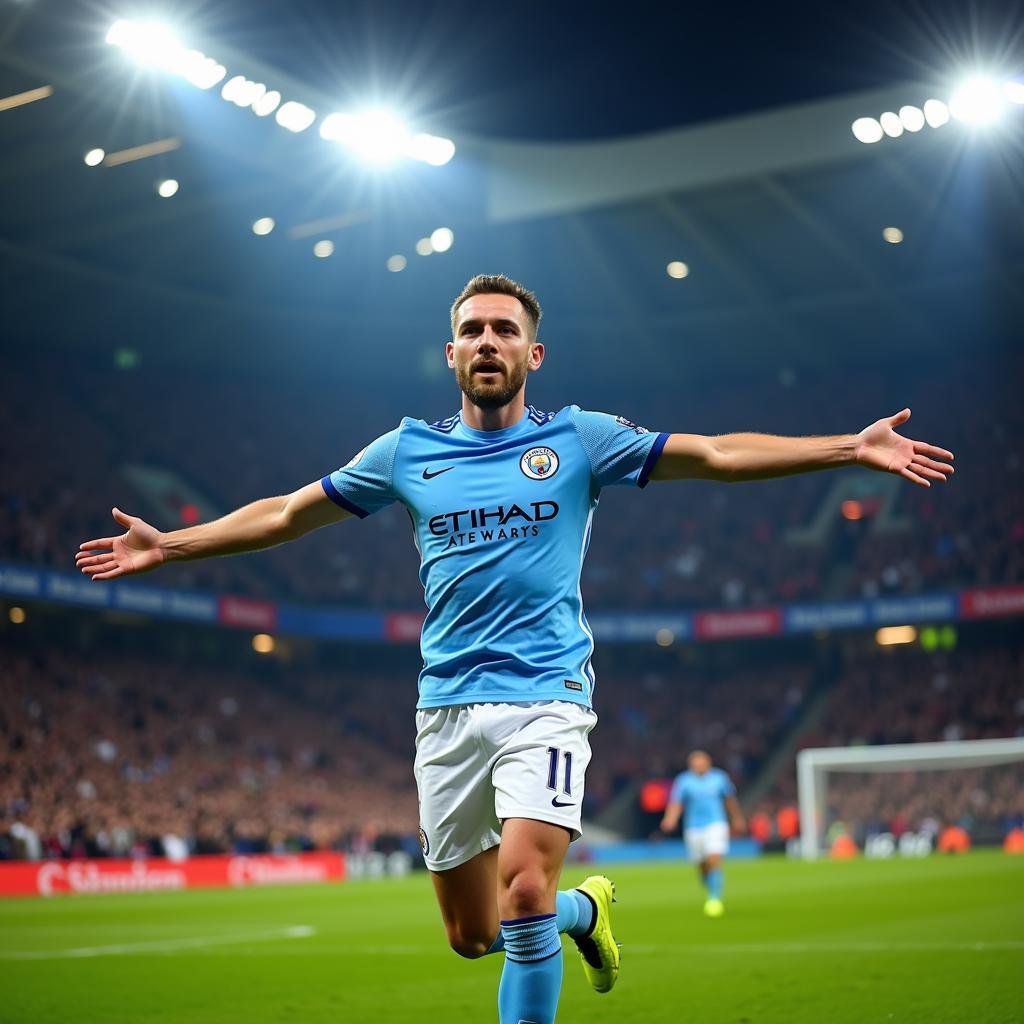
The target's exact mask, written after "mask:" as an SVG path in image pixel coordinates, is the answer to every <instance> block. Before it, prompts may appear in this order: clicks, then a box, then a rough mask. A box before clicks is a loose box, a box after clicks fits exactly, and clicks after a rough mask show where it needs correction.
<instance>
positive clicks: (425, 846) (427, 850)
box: [420, 826, 430, 857]
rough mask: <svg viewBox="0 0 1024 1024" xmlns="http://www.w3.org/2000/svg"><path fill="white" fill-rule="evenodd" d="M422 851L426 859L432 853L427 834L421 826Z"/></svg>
mask: <svg viewBox="0 0 1024 1024" xmlns="http://www.w3.org/2000/svg"><path fill="white" fill-rule="evenodd" d="M420 849H421V850H422V851H423V856H424V857H426V855H427V854H428V853H430V843H429V842H428V841H427V833H426V832H424V831H423V827H422V826H420Z"/></svg>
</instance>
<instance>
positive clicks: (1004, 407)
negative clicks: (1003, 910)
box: [0, 367, 1024, 610]
mask: <svg viewBox="0 0 1024 1024" xmlns="http://www.w3.org/2000/svg"><path fill="white" fill-rule="evenodd" d="M982 372H983V371H982V370H981V369H976V370H972V369H971V368H962V369H960V368H958V369H957V371H956V372H955V373H954V372H952V371H950V370H948V369H947V368H945V367H944V368H941V369H939V370H935V371H932V372H931V373H930V374H926V375H923V376H922V377H921V379H915V381H914V382H913V383H912V384H909V385H908V386H907V387H906V388H905V389H902V390H899V391H898V392H897V391H896V390H894V391H893V393H892V394H889V393H888V392H887V391H886V390H885V389H884V388H882V387H880V386H879V385H878V383H877V374H871V375H865V376H864V378H863V379H860V378H858V376H857V373H856V371H855V370H852V369H851V370H848V371H845V372H844V374H843V379H842V381H841V382H838V381H837V380H836V378H835V377H834V375H833V376H831V377H830V376H822V377H821V378H820V379H817V378H814V377H813V376H812V377H808V378H807V379H806V380H801V381H799V382H798V383H797V384H795V385H794V384H791V386H790V387H789V388H785V387H782V385H780V384H779V383H778V382H776V381H767V382H766V381H763V380H746V379H744V378H736V379H732V380H730V387H729V389H728V390H726V389H724V388H722V389H715V388H706V389H704V390H703V391H701V390H700V389H698V388H696V387H695V388H693V389H692V390H691V391H689V392H686V393H685V394H684V395H682V396H679V395H672V396H668V398H671V401H668V398H666V400H664V401H662V402H661V404H660V405H659V404H656V403H652V402H651V401H647V402H646V403H645V407H644V408H643V409H641V410H639V411H637V410H635V409H632V408H622V409H619V408H615V409H611V411H612V412H624V413H626V414H627V415H629V416H631V417H632V418H636V419H641V420H644V421H645V422H647V425H648V426H650V427H651V428H652V429H662V428H664V427H669V428H670V429H672V428H675V429H684V430H692V431H697V432H706V433H719V432H726V431H729V430H736V429H740V430H743V429H754V430H764V431H769V432H774V433H790V434H806V433H809V432H812V431H818V432H821V433H831V432H840V431H844V430H845V431H848V430H850V429H855V428H857V427H858V426H861V425H864V424H865V423H866V422H867V421H869V420H870V419H871V418H873V417H875V416H877V415H879V414H882V413H885V412H889V411H895V408H897V407H898V406H899V405H900V404H901V403H904V402H910V403H911V404H915V402H916V399H917V398H919V399H920V404H919V405H918V407H917V412H916V415H915V418H914V419H913V420H911V422H910V423H909V424H908V425H907V427H906V432H907V433H909V434H910V435H911V436H915V435H917V434H921V435H924V436H926V437H928V438H929V439H930V440H933V441H936V442H938V443H940V444H943V445H946V446H948V447H950V448H952V449H954V450H955V451H956V452H957V463H956V468H957V475H956V477H955V478H954V481H953V482H952V483H951V484H950V485H949V486H943V487H934V488H932V489H930V490H923V489H920V488H917V487H914V486H913V485H910V484H905V485H901V486H900V487H898V488H897V489H896V491H895V492H894V495H890V496H889V497H888V498H887V499H885V501H886V502H888V505H886V507H885V508H884V511H885V513H886V514H885V516H884V517H880V519H879V522H877V523H876V521H875V518H873V517H872V515H871V514H870V513H871V511H872V510H873V509H874V507H875V506H874V505H873V504H872V503H871V502H870V501H868V502H865V509H866V510H867V513H866V515H865V517H864V519H863V520H862V521H859V522H855V523H850V522H847V521H846V520H844V519H843V518H842V516H841V513H840V505H841V502H840V501H838V500H837V499H836V496H835V494H834V492H833V485H834V481H835V480H836V476H835V475H834V474H811V475H809V476H804V477H797V478H795V479H790V480H783V481H768V482H763V483H758V484H754V485H746V486H744V487H740V488H733V487H727V486H722V485H717V484H708V483H703V482H689V483H684V484H672V485H655V486H654V487H652V488H650V489H649V490H648V491H646V492H644V493H643V494H635V493H628V492H627V489H625V488H609V489H608V490H607V491H606V493H605V495H604V497H603V498H602V507H601V508H600V509H599V511H598V514H597V517H596V520H595V530H594V537H593V541H592V545H591V550H590V554H589V557H588V561H587V566H586V568H585V570H584V577H583V591H584V598H585V600H586V602H587V605H588V607H590V608H592V609H597V608H616V607H618V608H637V607H673V608H687V607H690V608H692V607H719V606H734V607H741V606H752V605H761V604H765V603H772V602H780V601H797V600H804V599H821V598H841V597H860V596H867V597H870V596H876V595H878V594H894V593H910V592H914V591H919V590H929V589H932V590H934V589H941V588H946V587H956V586H964V585H972V584H988V583H999V582H1006V583H1012V582H1021V581H1024V554H1022V552H1024V544H1022V540H1024V487H1022V486H1021V475H1022V473H1024V466H1022V462H1021V455H1020V453H1019V445H1017V444H1015V443H1014V440H1013V439H1014V438H1016V437H1019V436H1021V435H1022V434H1024V408H1022V406H1021V404H1020V403H1019V402H1018V401H1015V400H1014V399H1013V396H1012V395H1010V394H1008V393H1004V392H1003V391H1001V390H1000V385H999V384H998V383H992V381H990V380H986V379H984V378H983V377H982V376H979V375H980V374H982ZM32 373H33V371H32V370H27V369H17V368H14V369H13V370H12V371H11V372H8V373H5V374H4V375H3V379H0V457H2V459H3V463H4V466H5V474H4V479H3V480H2V481H0V509H2V510H3V512H4V514H3V515H2V516H0V560H7V561H14V562H24V563H33V564H45V565H50V566H57V567H61V568H65V569H69V568H70V567H71V565H72V558H73V554H74V551H75V549H76V548H77V545H78V544H79V543H80V542H81V541H82V540H85V539H88V538H90V537H94V536H106V535H108V534H110V533H114V532H117V527H116V525H115V524H114V523H113V520H112V519H110V517H109V509H110V507H111V506H112V505H114V504H117V505H119V506H120V507H122V508H123V509H125V510H126V511H128V512H137V513H139V514H143V513H145V512H146V509H147V504H146V501H145V500H144V499H143V496H142V495H141V494H140V493H139V491H138V490H137V488H136V487H135V486H134V485H133V484H132V483H131V482H130V481H129V480H128V479H127V478H126V476H125V475H124V472H123V470H124V467H125V466H129V465H145V466H149V467H161V468H166V469H169V470H171V471H172V472H173V473H175V474H177V476H178V478H180V479H182V480H184V481H186V482H187V483H188V485H189V486H190V487H193V488H195V489H196V490H197V491H198V492H199V493H201V494H202V495H204V496H206V498H207V499H208V501H209V503H210V504H211V505H212V507H214V508H215V509H217V510H218V511H220V512H226V511H229V510H230V509H232V508H235V507H238V506H239V505H242V504H245V503H246V502H248V501H252V500H254V499H256V498H259V497H264V496H268V495H273V494H280V493H286V492H288V491H290V490H292V489H294V488H295V487H298V486H300V485H301V484H303V483H307V482H309V481H310V480H315V479H318V478H319V477H320V476H322V475H323V474H324V473H326V472H328V471H330V470H331V469H333V468H336V467H337V466H338V465H341V464H343V463H345V462H346V461H348V459H349V458H350V457H351V455H352V454H353V453H354V452H356V451H358V450H359V449H360V448H361V447H362V446H363V445H364V444H366V443H367V441H369V440H371V439H372V437H373V436H375V435H377V434H379V433H382V432H384V431H386V430H388V429H390V428H391V427H393V426H394V425H395V424H396V423H397V421H398V419H399V418H400V415H401V414H402V412H409V413H411V414H416V415H422V416H424V418H427V419H431V418H434V417H435V416H436V417H438V418H440V417H442V416H444V415H446V414H448V413H449V412H450V411H452V409H453V408H455V406H456V401H455V399H456V398H457V392H455V390H454V387H453V389H452V398H451V401H450V403H449V405H450V406H451V408H449V405H445V406H444V407H439V408H436V409H408V408H398V407H397V404H396V407H395V408H394V409H392V410H390V411H388V410H385V409H384V408H383V407H382V404H381V402H380V401H379V398H378V396H374V395H367V394H352V395H346V398H345V403H344V407H343V408H339V405H338V403H337V401H336V400H335V398H334V396H333V395H332V393H331V392H330V391H329V390H327V389H321V390H316V389H313V388H312V387H310V386H309V385H303V384H301V383H299V382H298V380H296V381H290V382H289V381H285V380H276V381H270V380H267V379H262V378H245V379H242V380H228V379H227V378H225V377H223V376H217V375H216V374H212V375H209V376H203V375H199V374H197V373H195V372H192V371H191V370H187V369H168V368H161V369H159V370H148V369H146V368H141V369H138V370H136V371H134V372H122V373H111V372H108V371H106V370H99V369H96V368H90V367H81V368H76V370H75V372H74V373H69V374H68V375H67V377H66V379H65V380H64V381H63V382H61V381H56V380H52V381H51V382H50V383H48V384H47V387H48V388H49V389H52V394H48V395H45V396H41V395H40V392H39V390H38V388H37V387H36V386H35V385H34V384H32V382H31V381H32ZM1009 375H1010V376H1012V373H1010V374H1009ZM69 382H70V383H69ZM905 391H910V392H912V393H911V394H909V395H907V394H905V393H904V392H905ZM1004 391H1005V388H1004ZM897 393H898V394H899V396H900V397H899V398H898V399H897ZM979 395H983V396H984V401H979ZM574 397H576V396H567V400H571V399H572V398H574ZM43 398H45V400H42V399H43ZM591 404H596V403H591ZM680 409H682V410H683V411H682V412H680ZM751 410H757V411H756V412H752V411H751ZM655 492H656V493H655ZM168 497H169V500H170V501H171V502H172V503H173V497H174V496H173V494H171V495H169V496H168ZM183 503H184V500H183ZM833 506H834V507H833ZM889 506H891V507H889ZM823 508H825V513H826V517H831V518H830V520H829V523H828V524H827V529H825V530H824V531H820V532H819V533H815V534H814V536H813V539H812V540H811V541H807V540H806V538H805V540H804V541H803V542H800V543H797V542H794V541H793V540H792V538H791V534H792V533H793V531H795V530H804V531H805V532H806V530H807V527H808V526H809V525H810V524H811V523H812V521H816V517H817V516H818V515H819V513H820V512H821V511H822V509H823ZM174 511H176V510H172V514H171V515H170V516H168V517H166V518H165V519H164V521H163V522H161V523H159V524H158V525H160V526H162V527H163V528H174V527H178V526H181V525H183V523H182V522H181V521H180V519H179V518H177V517H176V516H175V514H173V513H174ZM883 518H884V520H885V522H884V523H882V522H881V519H883ZM638 525H639V526H640V528H638ZM812 532H813V531H812ZM410 534H411V531H410V527H409V522H408V519H407V517H406V516H405V514H404V512H403V511H402V510H401V508H400V507H397V508H391V509H388V510H385V511H384V512H382V513H380V514H378V515H376V516H373V517H371V518H370V519H369V520H368V521H367V522H364V523H359V524H355V525H351V524H347V525H345V526H344V527H341V528H333V529H328V530H324V531H320V532H318V533H316V534H314V535H312V536H310V537H306V538H304V539H303V540H302V541H301V542H299V543H298V544H291V545H286V546H285V547H283V548H280V549H272V550H270V551H267V552H263V553H260V554H255V555H249V556H245V557H241V558H237V557H236V558H231V559H219V560H214V561H210V562H201V563H178V564H176V565H175V566H173V567H172V568H170V569H168V570H165V572H164V575H163V576H162V577H161V580H162V582H164V583H165V584H167V585H176V586H181V587H197V588H204V589H209V590H221V591H224V590H228V591H233V592H236V593H241V594H245V595H249V596H254V597H261V598H272V599H277V600H282V601H296V602H300V603H325V604H336V605H354V606H359V607H374V608H390V609H406V610H415V609H418V608H422V600H423V598H422V588H421V586H420V583H419V580H418V577H417V572H416V565H417V560H416V554H415V550H414V547H413V542H412V537H411V535H410Z"/></svg>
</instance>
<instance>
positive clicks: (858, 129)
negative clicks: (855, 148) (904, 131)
mask: <svg viewBox="0 0 1024 1024" xmlns="http://www.w3.org/2000/svg"><path fill="white" fill-rule="evenodd" d="M850 128H851V131H852V132H853V136H854V138H855V139H856V140H857V141H858V142H864V143H869V144H870V143H872V142H878V141H880V140H881V138H882V135H883V132H882V126H881V125H880V124H879V123H878V121H876V120H875V118H873V117H858V118H857V120H856V121H854V122H853V124H852V125H851V126H850Z"/></svg>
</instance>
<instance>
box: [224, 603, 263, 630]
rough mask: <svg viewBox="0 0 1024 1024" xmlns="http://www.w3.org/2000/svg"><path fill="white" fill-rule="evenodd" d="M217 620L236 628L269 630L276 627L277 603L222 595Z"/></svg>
mask: <svg viewBox="0 0 1024 1024" xmlns="http://www.w3.org/2000/svg"><path fill="white" fill-rule="evenodd" d="M217 621H218V622H220V623H221V624H222V625H224V626H234V627H235V628H237V629H259V630H263V631H265V632H270V631H271V630H273V629H276V628H277V605H276V604H273V603H272V602H270V601H253V600H252V599H251V598H248V597H222V598H221V599H220V601H219V608H218V613H217Z"/></svg>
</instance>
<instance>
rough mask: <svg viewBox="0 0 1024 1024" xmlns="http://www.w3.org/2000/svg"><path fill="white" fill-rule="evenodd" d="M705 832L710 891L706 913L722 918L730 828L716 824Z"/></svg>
mask: <svg viewBox="0 0 1024 1024" xmlns="http://www.w3.org/2000/svg"><path fill="white" fill-rule="evenodd" d="M704 831H705V833H706V841H705V849H704V858H705V859H704V863H705V864H706V866H707V874H706V876H705V878H706V884H707V890H708V898H707V902H705V904H704V913H705V914H707V915H708V917H721V916H722V914H723V913H724V912H725V904H724V903H723V902H722V891H723V881H724V880H723V876H722V858H723V857H724V856H725V855H726V853H727V852H728V850H729V826H728V825H726V824H725V822H715V823H714V824H712V825H708V826H707V828H706V829H705V830H704Z"/></svg>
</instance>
